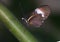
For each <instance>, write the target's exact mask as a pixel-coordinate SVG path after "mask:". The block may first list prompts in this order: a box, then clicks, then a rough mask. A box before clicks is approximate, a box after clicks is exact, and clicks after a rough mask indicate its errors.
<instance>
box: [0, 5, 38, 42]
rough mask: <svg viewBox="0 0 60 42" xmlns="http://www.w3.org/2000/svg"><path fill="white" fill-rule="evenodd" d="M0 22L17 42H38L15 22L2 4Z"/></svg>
mask: <svg viewBox="0 0 60 42" xmlns="http://www.w3.org/2000/svg"><path fill="white" fill-rule="evenodd" d="M0 20H1V21H2V22H3V23H4V24H5V25H6V27H7V29H8V30H9V31H10V32H11V33H12V34H13V35H14V36H15V37H16V38H17V39H18V40H19V42H20V41H21V42H38V41H37V39H35V38H34V36H33V35H31V33H30V32H28V31H27V30H26V28H25V27H24V26H23V25H22V24H21V23H20V22H19V21H18V20H17V18H16V17H14V15H13V14H12V13H11V12H10V11H9V10H8V9H7V8H6V7H4V6H3V5H2V4H0Z"/></svg>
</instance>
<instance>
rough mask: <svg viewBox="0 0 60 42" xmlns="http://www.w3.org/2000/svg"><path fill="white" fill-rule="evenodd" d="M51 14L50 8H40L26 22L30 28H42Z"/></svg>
mask: <svg viewBox="0 0 60 42" xmlns="http://www.w3.org/2000/svg"><path fill="white" fill-rule="evenodd" d="M49 14H50V8H49V7H48V6H42V7H40V8H36V9H35V10H34V11H33V12H32V13H31V16H30V17H29V18H28V19H27V20H26V23H28V24H29V25H30V26H33V27H40V26H41V25H42V23H43V22H44V20H46V19H47V18H48V16H49Z"/></svg>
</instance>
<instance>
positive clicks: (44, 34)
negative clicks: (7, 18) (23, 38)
mask: <svg viewBox="0 0 60 42" xmlns="http://www.w3.org/2000/svg"><path fill="white" fill-rule="evenodd" d="M0 3H2V4H3V5H5V6H6V7H7V8H8V9H9V10H10V11H11V12H12V13H13V14H14V15H15V16H16V17H17V18H18V20H21V17H22V16H23V17H26V16H28V15H30V14H28V13H30V12H31V11H33V10H34V9H35V8H37V7H40V6H41V5H49V6H50V8H51V14H50V16H49V17H48V19H47V20H46V21H45V23H43V25H42V26H41V27H40V28H35V29H30V27H27V29H28V30H29V31H30V32H31V33H32V34H33V35H34V36H35V37H36V38H37V39H38V40H41V41H42V42H57V41H59V40H60V5H59V4H60V0H0ZM0 42H18V40H17V39H16V38H15V37H14V36H13V35H12V34H11V33H10V32H9V30H8V29H7V27H6V26H5V25H4V23H3V22H2V21H0Z"/></svg>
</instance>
